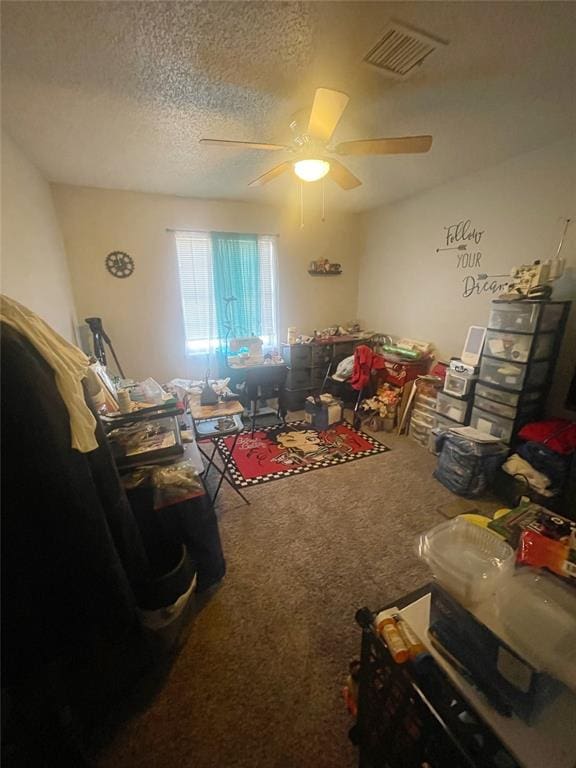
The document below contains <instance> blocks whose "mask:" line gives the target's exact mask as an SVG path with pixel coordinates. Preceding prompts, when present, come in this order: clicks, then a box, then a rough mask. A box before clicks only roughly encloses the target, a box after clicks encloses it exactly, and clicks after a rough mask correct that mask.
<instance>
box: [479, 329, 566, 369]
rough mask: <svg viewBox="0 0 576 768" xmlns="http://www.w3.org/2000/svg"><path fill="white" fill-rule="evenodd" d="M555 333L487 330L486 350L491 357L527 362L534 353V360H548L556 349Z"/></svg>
mask: <svg viewBox="0 0 576 768" xmlns="http://www.w3.org/2000/svg"><path fill="white" fill-rule="evenodd" d="M554 341H555V336H554V334H553V333H538V334H537V335H535V336H534V335H531V334H526V333H508V332H506V331H487V333H486V341H485V346H484V348H485V350H486V354H488V355H490V356H491V357H497V358H498V359H499V360H512V361H516V362H518V363H526V362H528V360H529V358H530V354H531V353H532V359H533V360H548V358H549V357H551V356H552V353H553V351H554Z"/></svg>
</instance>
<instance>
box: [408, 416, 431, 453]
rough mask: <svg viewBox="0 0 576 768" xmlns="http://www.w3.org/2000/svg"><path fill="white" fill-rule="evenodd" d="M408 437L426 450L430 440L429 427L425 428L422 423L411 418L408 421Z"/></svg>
mask: <svg viewBox="0 0 576 768" xmlns="http://www.w3.org/2000/svg"><path fill="white" fill-rule="evenodd" d="M410 437H412V438H413V439H414V440H416V442H417V443H420V445H422V446H424V447H425V448H427V447H428V441H429V439H430V427H428V426H426V424H424V423H423V422H421V421H418V419H415V418H414V417H412V418H411V419H410Z"/></svg>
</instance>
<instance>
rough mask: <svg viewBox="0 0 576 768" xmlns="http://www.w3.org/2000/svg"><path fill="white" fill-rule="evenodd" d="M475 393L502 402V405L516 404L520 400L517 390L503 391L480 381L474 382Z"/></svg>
mask: <svg viewBox="0 0 576 768" xmlns="http://www.w3.org/2000/svg"><path fill="white" fill-rule="evenodd" d="M475 394H476V395H480V397H487V398H488V399H489V400H494V401H495V402H497V403H504V405H511V406H516V405H518V401H519V400H520V394H519V393H518V392H505V391H504V390H502V389H496V388H495V387H488V386H487V385H486V384H483V383H482V382H480V381H479V382H478V384H476V389H475Z"/></svg>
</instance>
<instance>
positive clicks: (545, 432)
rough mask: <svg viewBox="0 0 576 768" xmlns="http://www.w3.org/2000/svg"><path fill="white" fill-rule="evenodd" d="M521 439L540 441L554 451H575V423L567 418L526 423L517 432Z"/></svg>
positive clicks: (565, 452) (564, 452)
mask: <svg viewBox="0 0 576 768" xmlns="http://www.w3.org/2000/svg"><path fill="white" fill-rule="evenodd" d="M518 437H520V438H521V439H522V440H532V441H533V442H535V443H542V444H543V445H545V446H547V447H548V448H550V449H551V450H552V451H556V453H563V454H567V453H573V452H574V451H576V423H575V422H573V421H568V420H567V419H549V420H548V421H533V422H532V423H531V424H526V426H524V427H522V429H521V430H520V432H519V433H518Z"/></svg>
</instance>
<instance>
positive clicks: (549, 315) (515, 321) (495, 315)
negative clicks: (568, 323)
mask: <svg viewBox="0 0 576 768" xmlns="http://www.w3.org/2000/svg"><path fill="white" fill-rule="evenodd" d="M563 308H564V305H563V304H544V303H542V302H537V301H534V302H531V301H522V302H518V301H517V302H510V303H508V302H502V303H501V302H498V301H493V302H492V309H491V311H490V318H489V320H488V328H490V329H491V330H495V331H518V332H520V333H534V331H536V330H537V329H538V330H539V331H555V330H556V329H557V328H558V326H559V324H560V321H561V319H562V313H563ZM540 315H542V316H540ZM539 320H540V323H538V321H539Z"/></svg>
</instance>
